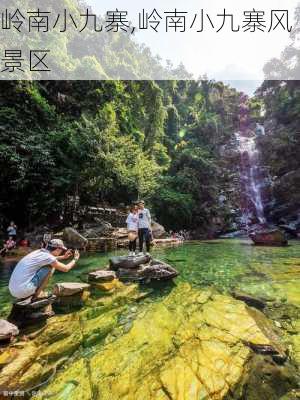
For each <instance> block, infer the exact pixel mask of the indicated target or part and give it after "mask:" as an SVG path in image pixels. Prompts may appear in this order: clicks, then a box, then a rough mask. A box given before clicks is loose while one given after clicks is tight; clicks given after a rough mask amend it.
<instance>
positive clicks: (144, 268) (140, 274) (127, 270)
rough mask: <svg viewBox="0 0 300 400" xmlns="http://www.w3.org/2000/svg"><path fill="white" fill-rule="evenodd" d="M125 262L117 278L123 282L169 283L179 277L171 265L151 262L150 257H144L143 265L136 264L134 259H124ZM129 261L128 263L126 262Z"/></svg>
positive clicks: (118, 271)
mask: <svg viewBox="0 0 300 400" xmlns="http://www.w3.org/2000/svg"><path fill="white" fill-rule="evenodd" d="M123 258H124V260H122V262H121V263H120V264H119V265H118V268H117V270H116V271H117V272H116V274H117V277H118V278H119V279H120V280H121V281H130V282H145V283H149V282H151V281H167V280H171V279H173V278H176V276H178V272H177V271H176V269H175V268H173V267H171V266H170V265H168V264H166V263H164V262H162V261H159V260H150V257H148V258H147V256H144V260H143V261H144V262H143V263H136V264H135V263H134V261H132V260H131V259H132V258H133V257H123ZM125 259H127V262H125Z"/></svg>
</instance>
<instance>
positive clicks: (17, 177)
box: [0, 81, 240, 228]
mask: <svg viewBox="0 0 300 400" xmlns="http://www.w3.org/2000/svg"><path fill="white" fill-rule="evenodd" d="M239 97H240V95H239V94H238V93H237V92H236V91H235V90H233V89H230V88H229V87H226V86H224V85H223V84H221V83H214V82H206V81H203V82H195V81H180V82H175V81H168V82H160V83H156V82H153V81H142V82H129V81H128V82H121V81H109V82H103V81H99V82H63V81H62V82H2V83H1V94H0V106H1V109H0V113H1V114H0V115H1V126H0V129H1V161H0V162H1V171H2V174H1V180H2V185H1V195H0V198H1V214H2V218H4V217H6V219H7V218H15V219H17V220H19V221H21V223H23V224H25V225H26V224H29V223H32V222H33V221H34V222H35V223H42V222H44V221H45V220H47V218H49V217H53V216H57V215H59V213H61V212H62V210H63V207H64V201H65V199H66V196H67V195H79V197H80V199H81V203H82V204H97V203H99V202H102V201H105V202H108V203H109V204H113V205H118V204H120V203H125V204H128V203H129V202H130V201H133V200H136V199H137V198H141V197H143V198H145V199H146V200H149V202H150V203H151V205H152V206H153V209H154V210H155V213H156V214H157V217H158V218H159V219H160V220H162V222H164V223H166V224H167V225H170V226H173V227H175V228H176V227H177V228H178V227H191V226H197V225H199V224H205V223H209V221H210V220H211V218H212V217H213V216H216V215H217V213H218V202H217V198H218V195H219V186H220V185H222V182H221V179H220V178H221V176H220V174H219V169H220V168H221V166H220V160H219V158H220V157H219V148H220V146H222V145H223V144H224V143H226V141H227V140H228V139H229V138H230V137H231V135H232V134H233V132H234V130H235V129H236V127H237V124H238V119H237V115H238V105H239Z"/></svg>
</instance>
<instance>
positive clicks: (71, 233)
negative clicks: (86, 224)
mask: <svg viewBox="0 0 300 400" xmlns="http://www.w3.org/2000/svg"><path fill="white" fill-rule="evenodd" d="M62 239H63V241H64V242H65V245H66V246H67V247H70V248H74V249H85V248H86V246H87V244H88V240H87V239H86V238H85V237H84V236H82V235H81V234H80V233H79V232H77V231H76V230H75V229H74V228H65V229H64V231H63V236H62Z"/></svg>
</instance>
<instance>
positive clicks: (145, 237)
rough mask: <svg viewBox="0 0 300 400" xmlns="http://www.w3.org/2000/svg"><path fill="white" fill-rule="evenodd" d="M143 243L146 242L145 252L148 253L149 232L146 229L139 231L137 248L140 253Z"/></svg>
mask: <svg viewBox="0 0 300 400" xmlns="http://www.w3.org/2000/svg"><path fill="white" fill-rule="evenodd" d="M144 241H145V242H146V249H147V252H149V251H150V231H149V229H148V228H140V229H139V248H140V252H142V251H143V246H144Z"/></svg>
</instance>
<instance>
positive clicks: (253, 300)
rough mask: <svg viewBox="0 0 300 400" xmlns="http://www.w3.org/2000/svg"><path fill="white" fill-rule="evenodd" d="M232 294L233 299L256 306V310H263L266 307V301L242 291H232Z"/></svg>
mask: <svg viewBox="0 0 300 400" xmlns="http://www.w3.org/2000/svg"><path fill="white" fill-rule="evenodd" d="M232 295H233V297H234V298H235V299H237V300H241V301H243V302H245V303H246V304H247V305H248V306H250V307H254V308H257V309H258V310H263V309H264V308H265V307H266V302H265V301H263V300H261V299H259V298H257V297H253V296H250V295H248V294H246V293H243V292H238V291H234V292H232Z"/></svg>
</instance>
